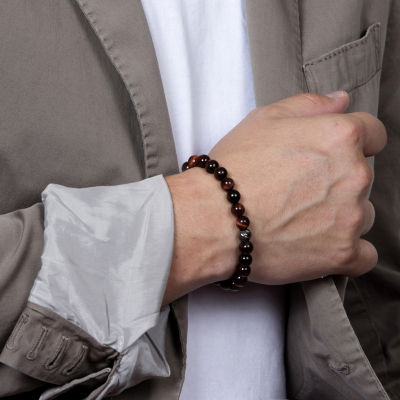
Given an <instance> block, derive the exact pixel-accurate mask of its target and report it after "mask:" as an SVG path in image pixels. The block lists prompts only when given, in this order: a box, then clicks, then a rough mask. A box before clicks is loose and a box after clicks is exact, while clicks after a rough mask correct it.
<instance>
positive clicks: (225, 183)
mask: <svg viewBox="0 0 400 400" xmlns="http://www.w3.org/2000/svg"><path fill="white" fill-rule="evenodd" d="M234 184H235V182H234V181H233V179H231V178H225V179H223V180H222V181H221V187H222V189H224V190H226V191H228V190H231V189H232V188H233V185H234Z"/></svg>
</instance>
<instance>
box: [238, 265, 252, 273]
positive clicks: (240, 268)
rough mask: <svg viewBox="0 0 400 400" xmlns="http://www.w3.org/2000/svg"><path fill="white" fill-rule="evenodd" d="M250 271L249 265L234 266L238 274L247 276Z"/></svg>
mask: <svg viewBox="0 0 400 400" xmlns="http://www.w3.org/2000/svg"><path fill="white" fill-rule="evenodd" d="M250 272H251V268H250V265H238V266H237V268H236V274H237V275H240V276H249V275H250Z"/></svg>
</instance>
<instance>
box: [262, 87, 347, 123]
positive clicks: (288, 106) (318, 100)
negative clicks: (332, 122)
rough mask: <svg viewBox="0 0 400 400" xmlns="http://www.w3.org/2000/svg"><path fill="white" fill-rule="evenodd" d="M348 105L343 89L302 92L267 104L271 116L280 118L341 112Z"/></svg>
mask: <svg viewBox="0 0 400 400" xmlns="http://www.w3.org/2000/svg"><path fill="white" fill-rule="evenodd" d="M348 105H349V95H348V94H347V93H346V92H344V91H339V92H333V93H330V94H329V95H326V96H322V95H319V94H314V93H302V94H298V95H296V96H292V97H288V98H286V99H283V100H280V101H278V102H276V103H273V104H271V105H269V106H268V107H267V108H268V111H269V113H270V114H271V115H272V116H275V117H278V118H279V117H280V118H288V117H310V116H314V115H320V114H329V113H342V112H344V111H345V110H346V108H347V107H348Z"/></svg>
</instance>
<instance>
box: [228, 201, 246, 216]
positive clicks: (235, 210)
mask: <svg viewBox="0 0 400 400" xmlns="http://www.w3.org/2000/svg"><path fill="white" fill-rule="evenodd" d="M231 211H232V214H233V215H236V216H237V217H241V216H242V215H243V214H244V211H245V208H244V205H243V204H241V203H236V204H232V207H231Z"/></svg>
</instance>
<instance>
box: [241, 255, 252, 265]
mask: <svg viewBox="0 0 400 400" xmlns="http://www.w3.org/2000/svg"><path fill="white" fill-rule="evenodd" d="M252 261H253V258H252V257H251V255H250V254H246V253H243V254H241V255H240V256H239V264H240V265H250V264H251V262H252Z"/></svg>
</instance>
